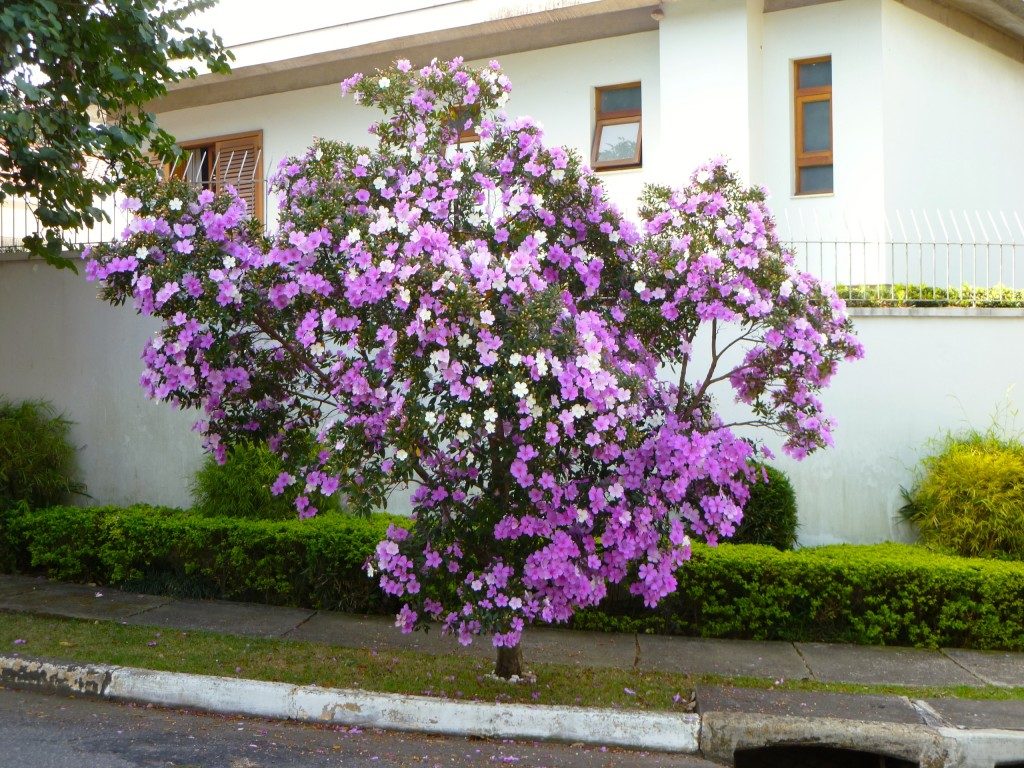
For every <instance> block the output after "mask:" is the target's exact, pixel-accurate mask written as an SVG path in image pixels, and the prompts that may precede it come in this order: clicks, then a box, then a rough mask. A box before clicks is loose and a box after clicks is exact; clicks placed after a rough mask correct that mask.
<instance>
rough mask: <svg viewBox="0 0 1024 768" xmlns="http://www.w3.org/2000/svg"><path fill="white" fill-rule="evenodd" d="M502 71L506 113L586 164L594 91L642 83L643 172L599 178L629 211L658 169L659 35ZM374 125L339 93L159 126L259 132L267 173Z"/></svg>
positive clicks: (576, 49) (534, 56)
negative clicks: (525, 120) (534, 123)
mask: <svg viewBox="0 0 1024 768" xmlns="http://www.w3.org/2000/svg"><path fill="white" fill-rule="evenodd" d="M476 64H478V65H483V64H486V62H476ZM501 64H502V66H503V68H504V70H505V72H506V73H507V74H508V76H509V77H510V78H511V80H512V86H513V91H512V97H511V98H510V100H509V102H508V106H507V111H508V112H509V114H512V115H531V116H533V117H535V118H537V119H538V120H539V121H540V122H541V123H542V124H543V126H544V130H545V133H546V135H547V139H548V141H549V142H551V143H553V144H559V145H564V146H568V147H571V148H573V149H576V150H577V151H578V152H579V153H580V154H581V155H582V156H583V157H584V158H587V159H589V157H590V141H591V134H592V132H593V122H594V121H593V114H594V88H595V87H597V86H602V85H615V84H618V83H626V82H632V81H636V80H639V81H641V84H642V85H643V86H644V87H643V91H642V93H643V117H644V126H643V131H644V135H643V141H644V146H645V161H644V168H642V169H630V170H622V171H614V172H609V173H605V174H602V176H603V178H604V179H605V181H606V183H607V186H608V189H609V193H610V194H611V195H612V197H613V199H615V200H617V201H619V202H620V203H621V204H623V205H624V206H626V207H627V208H628V207H629V206H631V205H632V203H633V201H635V200H636V198H637V196H638V195H639V192H640V190H641V188H642V186H643V184H644V182H645V181H647V180H650V178H652V173H651V170H650V169H653V168H657V167H658V163H657V162H656V160H655V158H654V155H653V150H654V149H655V148H657V147H658V146H659V144H660V140H659V139H660V130H661V121H660V98H659V90H658V76H659V69H658V35H657V33H656V32H648V33H641V34H636V35H626V36H622V37H616V38H610V39H607V40H600V41H594V42H588V43H577V44H574V45H565V46H559V47H556V48H549V49H544V50H540V51H531V52H528V53H519V54H512V55H509V56H503V57H502V58H501ZM377 119H379V113H378V112H377V111H376V110H370V109H367V108H365V107H362V106H359V105H358V104H355V103H354V102H353V101H352V99H351V98H342V96H341V94H340V92H339V90H338V88H337V86H324V87H318V88H307V89H303V90H299V91H289V92H286V93H278V94H272V95H269V96H260V97H257V98H252V99H241V100H238V101H232V102H229V103H227V104H217V105H210V106H203V107H193V108H190V109H180V110H175V111H172V112H164V113H162V114H160V115H159V122H160V125H161V126H162V127H163V128H165V129H167V130H168V131H170V132H171V133H172V134H173V135H174V136H175V137H176V138H177V139H178V140H179V141H188V140H192V139H202V138H206V137H210V136H215V135H219V134H226V133H235V132H239V131H245V130H253V129H258V128H262V130H263V147H264V156H265V158H266V160H265V166H264V167H265V168H268V169H272V168H273V167H274V165H276V163H277V162H278V161H279V160H280V159H281V158H283V157H286V156H288V155H293V154H297V153H299V152H302V151H303V150H304V149H305V148H306V147H308V146H309V145H310V143H311V142H312V141H313V138H314V137H317V136H319V137H324V138H331V139H338V140H342V141H351V142H354V143H357V144H370V143H371V141H370V140H371V138H372V137H371V136H369V135H368V134H367V133H366V129H367V128H368V127H369V125H370V123H372V122H374V121H376V120H377ZM648 147H649V148H651V150H650V154H648V150H647V148H648ZM268 175H269V173H268Z"/></svg>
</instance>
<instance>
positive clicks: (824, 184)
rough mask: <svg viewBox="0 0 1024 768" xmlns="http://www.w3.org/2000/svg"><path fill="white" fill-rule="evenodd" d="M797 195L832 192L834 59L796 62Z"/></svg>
mask: <svg viewBox="0 0 1024 768" xmlns="http://www.w3.org/2000/svg"><path fill="white" fill-rule="evenodd" d="M793 97H794V106H795V120H794V123H793V124H794V126H795V128H796V130H795V134H796V155H795V158H796V163H795V165H796V174H795V180H796V194H798V195H821V194H827V193H829V192H832V191H833V165H832V57H831V56H818V57H816V58H813V59H801V60H799V61H794V62H793Z"/></svg>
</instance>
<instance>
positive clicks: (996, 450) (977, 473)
mask: <svg viewBox="0 0 1024 768" xmlns="http://www.w3.org/2000/svg"><path fill="white" fill-rule="evenodd" d="M905 495H906V498H907V504H906V506H905V507H904V508H903V514H904V516H905V517H906V518H907V519H908V520H910V521H911V522H913V523H914V525H915V526H916V527H917V529H918V530H919V531H920V533H921V540H922V541H923V542H924V543H925V544H928V545H929V546H933V547H937V548H941V549H946V550H949V551H952V552H956V553H957V554H960V555H966V556H970V557H1010V558H1013V559H1017V560H1020V559H1024V444H1022V443H1021V442H1020V441H1019V440H1017V439H1004V438H1001V437H999V436H998V435H996V434H995V433H994V432H986V433H979V432H970V433H967V434H964V435H950V436H948V437H946V438H945V439H944V440H943V441H942V442H941V443H940V445H939V449H938V451H937V452H936V453H935V454H933V455H931V456H928V457H926V458H925V459H924V460H923V461H922V463H921V470H920V472H919V473H918V477H917V480H916V483H915V484H914V487H913V488H912V489H911V490H910V491H909V492H906V494H905Z"/></svg>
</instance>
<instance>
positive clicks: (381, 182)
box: [373, 176, 387, 189]
mask: <svg viewBox="0 0 1024 768" xmlns="http://www.w3.org/2000/svg"><path fill="white" fill-rule="evenodd" d="M373 186H374V187H376V188H377V189H384V187H386V186H387V182H386V181H385V180H384V177H383V176H378V177H377V178H376V179H374V180H373Z"/></svg>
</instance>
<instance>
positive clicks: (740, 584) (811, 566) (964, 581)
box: [575, 544, 1024, 651]
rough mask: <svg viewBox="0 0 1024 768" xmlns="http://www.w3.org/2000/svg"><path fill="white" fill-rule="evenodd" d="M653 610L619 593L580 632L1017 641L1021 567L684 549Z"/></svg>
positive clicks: (1022, 607)
mask: <svg viewBox="0 0 1024 768" xmlns="http://www.w3.org/2000/svg"><path fill="white" fill-rule="evenodd" d="M678 575H679V589H678V591H677V592H676V593H675V594H673V595H671V596H670V597H668V598H666V600H665V601H664V602H663V603H662V604H661V605H660V606H659V607H658V608H657V609H656V610H655V611H645V609H644V608H643V606H642V604H641V603H640V602H639V601H638V600H636V599H635V598H632V597H631V596H625V595H623V594H622V593H621V592H620V593H619V594H618V595H616V596H614V597H613V598H612V599H611V600H609V601H607V602H606V603H605V604H604V605H602V610H601V611H600V612H596V611H585V612H582V613H581V614H579V615H578V616H577V618H576V620H575V625H576V626H577V627H578V628H580V629H614V630H625V631H641V632H664V633H672V634H685V635H696V636H701V637H726V638H742V639H751V640H791V641H803V642H838V643H857V644H861V645H902V646H917V647H925V648H936V647H955V648H979V649H989V650H1018V651H1019V650H1024V564H1022V563H1013V562H1007V561H994V560H982V559H972V558H962V557H955V556H949V555H940V554H936V553H934V552H931V551H929V550H927V549H925V548H923V547H920V546H913V545H909V544H874V545H869V546H864V545H860V546H856V545H848V544H847V545H838V546H830V547H820V548H815V549H803V550H798V551H796V552H780V551H778V550H775V549H772V548H769V547H761V546H753V545H733V544H723V545H721V546H719V547H716V548H710V547H706V546H695V547H694V551H693V557H692V559H691V560H690V562H689V563H687V564H686V565H684V566H683V567H682V568H681V569H680V571H679V574H678Z"/></svg>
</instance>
